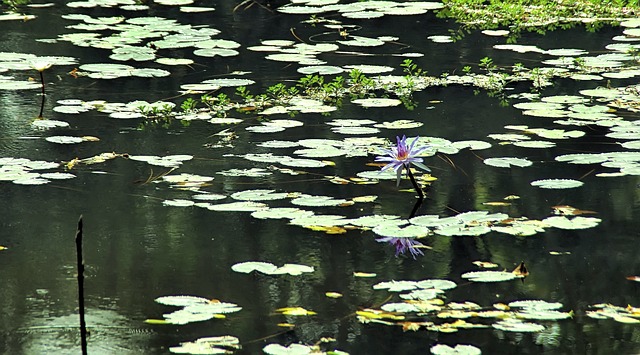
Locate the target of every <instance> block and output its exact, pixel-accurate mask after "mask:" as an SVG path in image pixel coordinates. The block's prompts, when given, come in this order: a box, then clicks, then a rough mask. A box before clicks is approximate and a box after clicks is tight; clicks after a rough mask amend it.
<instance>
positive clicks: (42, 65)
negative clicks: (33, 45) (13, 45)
mask: <svg viewBox="0 0 640 355" xmlns="http://www.w3.org/2000/svg"><path fill="white" fill-rule="evenodd" d="M52 65H53V62H52V61H51V60H50V59H47V58H36V59H33V60H30V61H29V66H30V67H31V68H33V69H35V70H37V71H39V72H41V73H42V72H43V71H45V70H47V69H49V68H51V66H52Z"/></svg>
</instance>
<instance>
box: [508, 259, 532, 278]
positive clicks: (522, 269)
mask: <svg viewBox="0 0 640 355" xmlns="http://www.w3.org/2000/svg"><path fill="white" fill-rule="evenodd" d="M511 272H512V273H514V274H516V275H517V276H518V277H527V276H529V270H527V267H526V266H525V265H524V261H523V262H521V263H520V265H518V267H516V268H515V269H513V271H511Z"/></svg>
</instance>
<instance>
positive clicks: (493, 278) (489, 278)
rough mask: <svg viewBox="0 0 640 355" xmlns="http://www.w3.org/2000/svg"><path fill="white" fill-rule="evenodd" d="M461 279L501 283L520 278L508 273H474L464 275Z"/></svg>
mask: <svg viewBox="0 0 640 355" xmlns="http://www.w3.org/2000/svg"><path fill="white" fill-rule="evenodd" d="M460 277H462V278H463V279H469V281H472V282H501V281H509V280H513V279H516V278H518V276H517V275H516V274H514V273H512V272H506V271H472V272H467V273H464V274H462V275H461V276H460Z"/></svg>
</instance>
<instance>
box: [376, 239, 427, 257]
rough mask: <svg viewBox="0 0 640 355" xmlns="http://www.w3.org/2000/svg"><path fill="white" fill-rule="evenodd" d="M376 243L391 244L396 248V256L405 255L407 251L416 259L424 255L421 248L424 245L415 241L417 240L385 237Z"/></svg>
mask: <svg viewBox="0 0 640 355" xmlns="http://www.w3.org/2000/svg"><path fill="white" fill-rule="evenodd" d="M376 242H382V243H389V244H391V245H393V246H395V247H396V256H398V255H400V254H404V253H406V252H407V250H408V251H409V252H410V253H411V256H413V258H414V259H415V258H416V256H418V255H424V253H423V252H422V250H420V249H419V247H423V246H424V244H422V243H420V242H419V241H417V240H415V238H397V237H384V238H379V239H376Z"/></svg>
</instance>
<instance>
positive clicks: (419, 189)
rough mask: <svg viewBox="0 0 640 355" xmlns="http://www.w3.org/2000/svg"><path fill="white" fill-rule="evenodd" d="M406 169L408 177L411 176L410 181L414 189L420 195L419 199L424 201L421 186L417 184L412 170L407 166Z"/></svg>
mask: <svg viewBox="0 0 640 355" xmlns="http://www.w3.org/2000/svg"><path fill="white" fill-rule="evenodd" d="M405 168H406V169H407V175H409V179H410V180H411V183H412V184H413V187H414V188H415V189H416V192H417V193H418V198H419V199H420V200H422V199H424V193H423V192H422V189H421V188H420V185H418V183H417V182H416V179H415V178H414V177H413V173H412V172H411V168H410V167H408V166H405Z"/></svg>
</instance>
